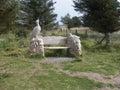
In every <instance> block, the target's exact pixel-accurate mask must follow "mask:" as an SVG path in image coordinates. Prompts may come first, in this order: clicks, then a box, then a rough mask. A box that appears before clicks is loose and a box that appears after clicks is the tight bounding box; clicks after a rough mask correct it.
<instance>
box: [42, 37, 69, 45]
mask: <svg viewBox="0 0 120 90" xmlns="http://www.w3.org/2000/svg"><path fill="white" fill-rule="evenodd" d="M40 38H42V39H43V42H44V44H45V45H46V44H49V45H53V44H66V43H67V37H62V36H45V37H40Z"/></svg>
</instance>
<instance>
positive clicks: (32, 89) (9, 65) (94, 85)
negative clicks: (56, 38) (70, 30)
mask: <svg viewBox="0 0 120 90" xmlns="http://www.w3.org/2000/svg"><path fill="white" fill-rule="evenodd" d="M48 33H49V35H52V33H50V32H48ZM62 33H63V32H60V33H59V35H63V36H64V35H65V33H64V34H62ZM54 34H56V35H57V33H56V32H55V33H54ZM83 34H84V32H79V33H78V35H81V43H82V50H83V56H81V57H77V58H76V60H74V61H72V62H64V63H60V66H61V67H60V68H61V69H63V70H71V71H73V72H76V71H79V72H96V73H102V74H106V75H109V74H110V75H111V74H114V73H115V72H117V71H119V70H120V67H119V66H120V46H119V45H120V41H119V38H118V36H119V35H116V34H115V35H114V38H113V39H112V47H109V48H104V47H103V46H102V45H98V46H96V41H95V40H96V38H97V39H98V38H100V36H101V35H100V36H98V37H97V36H96V35H97V34H96V33H94V35H93V34H92V32H91V31H90V32H89V33H88V35H89V36H88V37H89V38H88V39H86V38H84V36H82V35H83ZM0 39H4V40H2V41H0V90H97V89H98V88H101V87H104V86H105V84H104V83H101V82H96V81H94V80H90V79H88V78H87V77H77V76H70V75H68V74H65V73H63V72H59V71H58V69H56V67H54V65H53V64H48V63H45V62H43V60H42V59H41V56H40V55H33V56H30V55H29V53H28V45H29V39H28V38H16V37H15V36H14V35H13V34H8V35H0ZM48 52H49V51H48ZM57 52H58V51H54V52H52V51H50V53H52V54H53V56H54V54H55V55H56V56H61V55H63V56H64V55H66V53H65V51H61V53H62V54H61V53H57ZM47 54H48V56H49V55H50V54H49V53H47ZM109 86H114V85H109ZM114 87H118V86H114Z"/></svg>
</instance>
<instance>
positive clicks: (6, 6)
mask: <svg viewBox="0 0 120 90" xmlns="http://www.w3.org/2000/svg"><path fill="white" fill-rule="evenodd" d="M18 2H19V1H16V0H3V1H1V2H0V25H1V26H4V27H3V28H2V29H0V34H1V33H6V32H8V31H10V30H11V29H12V26H13V25H14V24H15V20H16V16H17V13H18V10H19V9H18V8H19V7H18Z"/></svg>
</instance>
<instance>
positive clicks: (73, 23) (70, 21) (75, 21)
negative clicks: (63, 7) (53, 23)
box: [61, 13, 81, 28]
mask: <svg viewBox="0 0 120 90" xmlns="http://www.w3.org/2000/svg"><path fill="white" fill-rule="evenodd" d="M61 22H62V23H63V24H66V25H67V26H68V28H72V27H79V26H80V25H81V20H80V19H79V17H77V16H74V17H72V18H71V17H70V15H69V13H68V14H66V15H65V16H64V17H61Z"/></svg>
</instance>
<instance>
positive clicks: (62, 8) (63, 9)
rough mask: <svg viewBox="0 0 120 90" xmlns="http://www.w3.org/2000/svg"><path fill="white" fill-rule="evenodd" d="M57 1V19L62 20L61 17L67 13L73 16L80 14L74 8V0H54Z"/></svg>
mask: <svg viewBox="0 0 120 90" xmlns="http://www.w3.org/2000/svg"><path fill="white" fill-rule="evenodd" d="M53 1H54V2H56V4H55V5H54V7H55V11H54V12H55V13H56V14H58V16H57V21H60V20H61V17H64V16H65V15H66V14H67V13H69V14H70V16H71V17H73V16H79V15H80V14H79V13H78V12H76V11H75V10H74V7H73V6H72V5H73V1H72V0H53Z"/></svg>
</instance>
